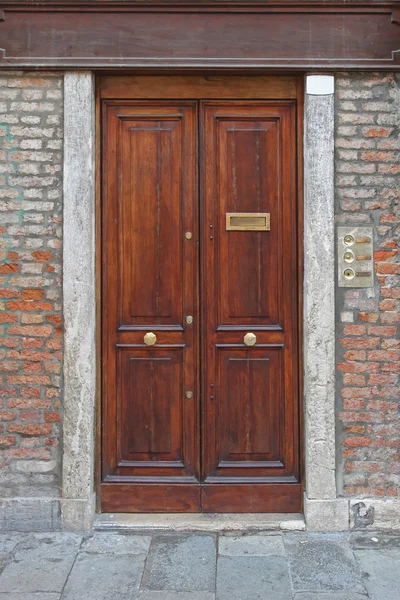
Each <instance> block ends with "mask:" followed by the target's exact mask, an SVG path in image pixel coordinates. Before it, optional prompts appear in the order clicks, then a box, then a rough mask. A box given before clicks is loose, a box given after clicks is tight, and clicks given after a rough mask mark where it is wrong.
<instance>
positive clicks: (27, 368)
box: [24, 362, 42, 373]
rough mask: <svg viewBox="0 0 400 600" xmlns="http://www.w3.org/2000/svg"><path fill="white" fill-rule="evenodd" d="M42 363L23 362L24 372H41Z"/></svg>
mask: <svg viewBox="0 0 400 600" xmlns="http://www.w3.org/2000/svg"><path fill="white" fill-rule="evenodd" d="M41 372H42V364H41V363H40V362H26V363H24V373H41Z"/></svg>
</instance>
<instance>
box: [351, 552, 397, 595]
mask: <svg viewBox="0 0 400 600" xmlns="http://www.w3.org/2000/svg"><path fill="white" fill-rule="evenodd" d="M355 555H356V559H357V561H358V563H359V565H360V567H361V570H362V576H363V581H364V584H365V586H366V588H367V590H368V593H369V596H370V598H371V600H399V598H400V550H390V551H388V550H381V551H380V552H376V551H375V552H373V551H371V550H356V551H355Z"/></svg>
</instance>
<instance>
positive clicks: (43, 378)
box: [8, 375, 51, 385]
mask: <svg viewBox="0 0 400 600" xmlns="http://www.w3.org/2000/svg"><path fill="white" fill-rule="evenodd" d="M8 382H9V383H15V384H24V383H36V384H38V385H49V384H50V383H51V381H50V377H49V376H48V375H9V376H8Z"/></svg>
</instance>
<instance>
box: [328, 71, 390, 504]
mask: <svg viewBox="0 0 400 600" xmlns="http://www.w3.org/2000/svg"><path fill="white" fill-rule="evenodd" d="M336 95H337V103H336V106H337V111H338V119H337V123H336V136H335V145H336V149H337V154H336V156H337V163H336V165H337V166H338V169H337V170H338V171H340V172H341V173H346V172H347V173H352V174H354V175H353V180H352V181H351V180H349V179H348V178H346V177H345V176H343V175H340V176H337V177H336V182H335V185H336V197H337V201H336V202H337V204H336V205H337V217H336V218H337V221H338V222H339V223H346V224H350V223H354V224H357V223H375V225H376V228H375V229H376V239H375V241H376V245H375V253H374V268H375V272H376V286H375V289H374V290H373V291H371V290H365V291H364V290H362V289H361V290H347V291H344V293H343V296H342V298H343V299H342V300H340V305H339V311H340V314H342V313H343V311H346V310H348V309H352V310H353V312H352V313H351V315H352V319H351V320H343V319H342V322H343V323H344V324H343V325H342V328H341V331H340V339H339V342H340V344H341V347H342V348H343V349H344V352H343V359H341V360H340V362H339V364H338V372H339V377H338V387H339V391H340V394H341V396H342V397H343V401H342V411H341V412H340V413H339V418H340V419H341V420H342V422H343V431H344V432H345V434H347V435H346V437H345V440H344V442H343V444H342V458H343V461H345V468H344V473H343V480H344V485H343V492H344V494H345V495H346V494H347V495H353V494H362V495H366V496H373V495H377V496H384V495H387V496H392V497H398V494H399V483H400V480H396V481H395V482H393V481H391V480H390V477H389V476H388V474H387V473H388V471H389V469H390V466H389V465H390V461H391V460H392V459H391V457H392V456H393V451H394V450H395V449H397V447H398V446H399V440H400V314H399V308H400V305H399V300H400V261H399V258H398V247H399V245H398V239H399V234H400V214H399V212H398V202H399V199H400V164H399V163H400V155H399V150H400V122H399V119H398V99H399V98H400V90H399V83H398V81H397V80H395V79H394V77H393V75H392V74H373V75H367V74H365V73H364V74H354V75H350V74H342V75H340V77H338V86H337V90H336ZM388 99H389V100H388ZM358 100H362V102H361V103H360V102H358ZM351 103H352V104H351ZM366 115H367V118H368V119H369V123H368V124H367V123H366V122H365V121H364V119H365V117H366ZM343 123H348V124H346V125H345V124H343ZM346 128H348V130H346ZM344 136H349V137H347V138H346V137H344ZM354 151H357V152H358V153H357V155H356V154H354ZM368 164H370V165H371V166H372V167H373V170H371V171H370V173H368V172H364V173H363V166H365V165H368ZM374 213H375V214H374ZM348 323H351V324H348ZM373 338H375V342H373V341H371V340H373ZM360 411H361V412H360ZM378 453H379V460H376V459H377V458H378ZM398 460H399V461H400V454H399V458H398Z"/></svg>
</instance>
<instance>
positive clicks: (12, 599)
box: [0, 592, 60, 600]
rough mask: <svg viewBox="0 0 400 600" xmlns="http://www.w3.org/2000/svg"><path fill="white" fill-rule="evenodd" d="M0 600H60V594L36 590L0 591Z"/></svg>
mask: <svg viewBox="0 0 400 600" xmlns="http://www.w3.org/2000/svg"><path fill="white" fill-rule="evenodd" d="M0 600H60V594H53V593H52V592H50V593H47V592H38V593H35V592H33V593H30V592H28V593H26V594H25V593H21V592H18V593H16V594H12V593H11V594H8V593H6V594H2V593H0Z"/></svg>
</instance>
